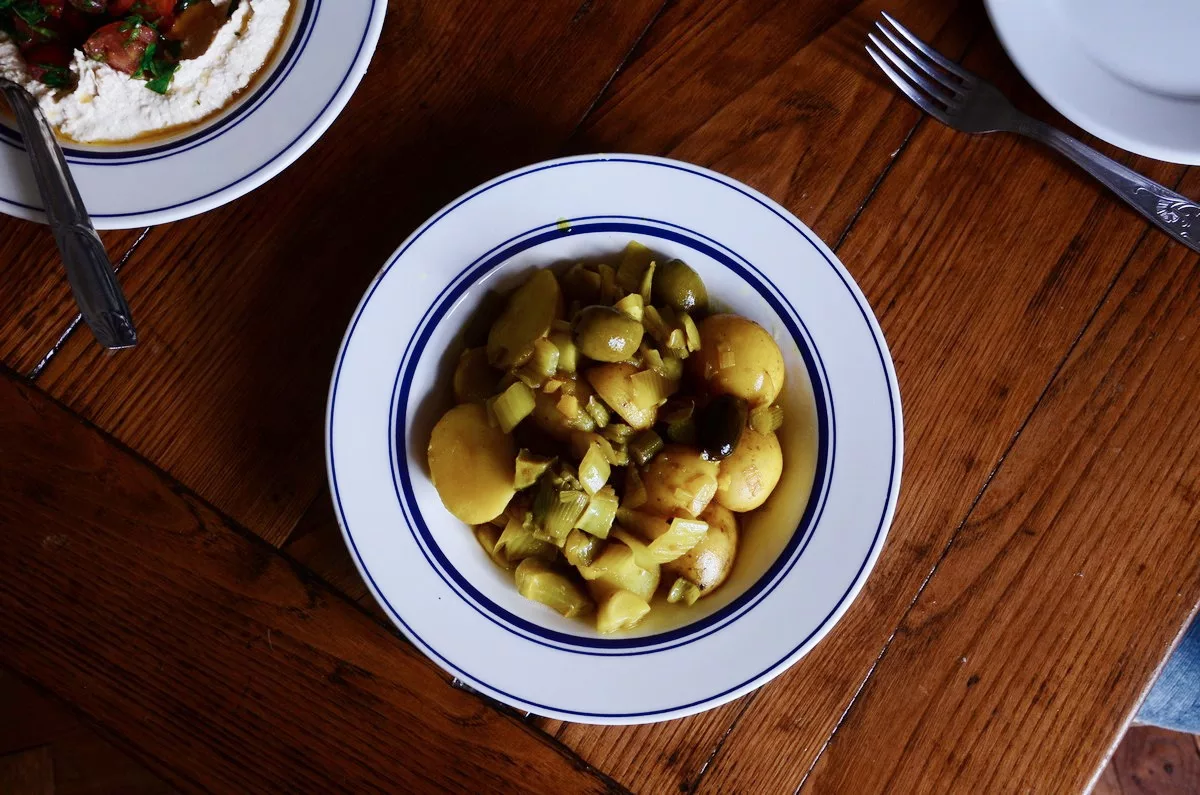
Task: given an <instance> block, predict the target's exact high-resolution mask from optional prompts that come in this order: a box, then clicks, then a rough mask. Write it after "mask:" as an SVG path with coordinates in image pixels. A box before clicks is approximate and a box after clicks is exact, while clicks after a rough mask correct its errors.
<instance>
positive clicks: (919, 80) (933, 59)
mask: <svg viewBox="0 0 1200 795" xmlns="http://www.w3.org/2000/svg"><path fill="white" fill-rule="evenodd" d="M876 33H878V34H879V35H876ZM867 39H868V43H867V45H866V47H867V54H868V55H870V56H871V58H872V59H873V60H874V61H875V63H876V64H878V66H879V68H880V69H882V70H883V71H884V73H885V74H887V76H888V77H889V78H890V79H891V81H892V82H893V83H895V84H896V87H897V88H899V89H900V90H901V91H903V92H904V93H905V95H906V96H907V97H908V98H909V99H911V100H912V101H913V102H914V103H915V104H916V105H917V107H919V108H921V110H923V111H925V112H926V113H928V114H929V115H930V116H932V117H934V118H935V119H937V120H938V121H940V122H941V123H942V124H945V125H948V126H950V127H953V128H954V129H956V130H961V131H962V132H966V133H989V132H1015V133H1020V134H1021V135H1024V136H1026V137H1028V138H1032V139H1034V140H1035V141H1041V142H1042V143H1044V144H1046V145H1047V146H1049V147H1051V148H1052V149H1054V150H1056V151H1058V152H1060V153H1062V154H1063V155H1065V156H1066V157H1068V158H1070V159H1071V160H1073V161H1074V162H1075V163H1076V164H1077V165H1078V166H1080V167H1081V168H1082V169H1083V170H1084V171H1086V172H1088V173H1089V174H1091V175H1092V176H1093V177H1095V178H1096V179H1098V180H1100V181H1101V182H1102V183H1104V184H1105V185H1106V186H1108V188H1109V190H1111V191H1112V192H1113V193H1115V194H1117V196H1119V197H1121V198H1122V199H1124V200H1125V201H1126V202H1127V203H1128V204H1129V206H1131V207H1133V209H1135V210H1137V211H1138V212H1139V213H1141V214H1142V215H1144V216H1145V217H1146V218H1147V219H1149V220H1150V221H1151V222H1153V223H1154V224H1155V225H1157V226H1158V227H1159V228H1160V229H1162V230H1163V231H1164V232H1166V233H1167V234H1168V235H1170V236H1171V237H1173V238H1175V239H1176V240H1178V241H1179V242H1180V243H1183V244H1184V245H1185V246H1187V247H1188V248H1190V249H1192V250H1193V251H1200V228H1197V229H1196V230H1193V228H1192V223H1193V221H1196V220H1197V219H1200V206H1197V205H1196V203H1194V202H1193V201H1192V200H1191V199H1189V198H1187V197H1186V196H1181V195H1179V194H1178V193H1176V192H1174V191H1173V190H1170V189H1169V188H1165V187H1163V186H1162V185H1159V184H1158V183H1157V182H1155V181H1154V180H1151V179H1148V178H1146V177H1144V176H1142V175H1141V174H1139V173H1137V172H1136V171H1133V170H1131V169H1128V168H1126V167H1125V166H1123V165H1121V164H1120V163H1118V162H1116V161H1115V160H1113V159H1111V158H1108V157H1105V156H1104V155H1102V154H1100V153H1099V152H1097V151H1096V150H1095V149H1093V148H1091V147H1090V146H1088V145H1087V144H1084V143H1083V142H1082V141H1078V140H1076V139H1075V138H1072V137H1071V136H1069V135H1067V134H1066V133H1064V132H1062V131H1061V130H1058V129H1055V128H1054V127H1051V126H1050V125H1049V124H1046V123H1045V122H1041V121H1038V120H1037V119H1033V118H1030V117H1029V116H1026V115H1025V114H1024V113H1021V112H1020V111H1019V110H1017V109H1016V108H1014V107H1013V106H1012V103H1010V102H1009V101H1008V98H1007V97H1005V96H1004V95H1003V94H1001V93H1000V91H999V89H997V88H996V87H995V86H993V85H992V84H991V83H989V82H987V81H986V80H984V79H982V78H981V77H978V76H977V75H974V74H971V73H970V72H968V71H967V70H966V69H963V68H962V67H961V66H959V65H958V64H956V63H954V62H953V61H951V60H950V59H949V58H947V57H946V56H944V55H942V54H941V53H939V52H938V51H937V50H935V49H933V48H932V47H930V46H929V45H928V44H926V43H925V42H923V41H921V40H920V39H919V38H917V37H916V36H915V35H913V33H912V32H911V31H909V29H908V28H906V27H904V26H903V25H901V24H900V23H899V22H897V21H896V20H895V18H893V17H892V16H891V15H890V14H888V13H887V12H886V11H885V12H883V20H882V21H880V22H876V23H875V32H873V33H870V34H868V35H867Z"/></svg>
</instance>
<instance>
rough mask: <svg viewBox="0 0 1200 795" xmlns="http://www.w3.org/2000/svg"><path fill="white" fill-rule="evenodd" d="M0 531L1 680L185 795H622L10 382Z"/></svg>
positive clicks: (0, 380) (2, 403)
mask: <svg viewBox="0 0 1200 795" xmlns="http://www.w3.org/2000/svg"><path fill="white" fill-rule="evenodd" d="M0 526H3V527H4V528H5V544H6V547H5V552H6V554H5V555H3V556H0V664H4V665H6V666H8V667H11V668H12V669H14V670H16V671H17V672H18V673H20V674H21V675H22V676H25V677H27V678H29V679H31V680H33V681H35V682H37V684H39V685H40V686H42V687H44V688H46V689H47V690H49V691H51V692H53V693H55V694H57V695H58V696H60V697H62V698H64V699H66V700H68V701H70V702H71V703H72V704H74V705H75V706H76V707H77V708H78V709H79V710H80V712H81V713H83V714H84V715H86V716H87V717H88V718H89V719H91V720H94V721H96V722H97V723H98V724H100V725H102V726H104V727H106V728H107V729H108V730H110V731H112V732H113V733H115V734H116V735H118V736H120V737H122V738H123V739H124V741H125V742H127V743H129V744H130V745H132V746H134V747H136V748H138V749H140V751H141V754H142V755H143V758H146V759H150V760H155V761H156V772H159V773H162V774H163V775H164V777H166V778H167V779H168V780H169V781H170V782H171V783H172V784H175V785H176V786H179V787H181V788H185V789H188V790H195V791H200V790H229V791H234V790H236V791H238V792H279V791H285V790H287V791H307V792H335V791H348V790H357V791H364V790H375V789H381V790H391V791H395V790H399V789H413V788H418V789H419V788H448V789H452V790H486V791H502V792H507V791H518V790H520V791H528V789H529V787H530V786H532V787H533V788H535V789H544V790H545V791H553V792H576V791H582V792H606V791H609V790H610V789H611V787H612V786H613V785H612V784H611V782H609V781H607V780H605V779H603V778H601V777H599V776H598V775H597V774H595V773H594V772H592V771H590V770H588V769H586V768H585V767H584V766H583V764H582V763H581V762H579V761H578V760H577V759H575V758H573V757H570V756H568V755H567V754H566V753H565V752H564V750H563V749H561V747H559V746H556V745H551V744H548V738H546V737H545V736H544V735H542V734H540V733H538V732H537V731H536V730H534V729H532V728H531V727H529V726H527V725H525V724H524V723H522V722H521V721H519V720H517V719H515V718H512V717H509V716H508V715H505V714H502V713H499V712H496V711H495V710H493V709H491V708H490V707H488V706H486V705H485V704H484V703H483V702H482V701H481V700H480V699H478V698H476V697H474V696H472V695H470V694H468V693H465V692H462V691H460V690H456V689H454V688H451V687H448V686H447V682H446V677H445V676H443V675H442V674H440V672H438V671H436V670H435V669H434V667H433V666H432V665H431V664H430V663H428V662H427V661H426V660H424V659H423V658H422V657H421V656H420V655H419V654H417V653H416V652H415V651H414V650H413V649H412V648H411V647H409V646H408V645H407V644H405V643H402V642H400V641H399V640H398V639H397V638H396V636H395V635H394V634H392V633H391V632H389V631H387V630H386V629H385V628H383V627H382V626H380V625H379V624H378V623H376V622H375V621H373V620H372V619H371V618H370V617H369V616H368V615H367V614H366V613H364V612H363V611H361V610H360V609H358V608H357V607H356V606H354V605H352V604H351V603H349V602H347V601H345V600H344V599H343V598H341V597H340V596H338V595H336V594H335V593H333V592H332V591H331V590H330V589H329V588H328V587H327V586H325V585H324V584H322V583H321V582H320V581H319V580H317V578H316V577H314V576H313V575H312V574H311V573H309V572H307V571H305V570H304V569H302V568H300V567H299V566H297V565H296V564H295V563H294V562H292V561H290V560H289V559H287V558H286V557H285V556H283V555H281V554H280V553H279V552H277V551H276V550H275V549H273V548H272V547H270V546H269V545H268V544H266V543H265V542H263V541H262V540H261V539H258V538H257V537H255V536H253V535H252V534H249V533H246V532H244V531H240V530H239V529H237V528H235V527H232V526H230V524H229V523H228V521H227V520H226V519H224V518H223V517H221V516H220V515H218V514H217V513H216V512H215V511H214V510H212V509H211V508H210V507H209V506H208V505H206V504H205V503H203V502H202V501H201V500H199V499H198V498H197V497H195V496H194V495H192V494H191V493H189V492H187V491H186V490H184V489H183V488H181V487H180V486H179V485H178V484H176V483H174V482H172V481H170V480H169V479H167V478H166V477H165V476H163V475H162V474H161V473H159V472H157V471H155V470H154V469H152V468H150V467H148V466H146V465H145V464H144V463H143V462H141V461H140V460H138V459H136V458H135V457H134V456H133V455H132V454H130V453H129V452H127V451H125V450H124V449H122V448H120V447H119V446H117V445H115V444H114V443H113V442H112V441H111V440H110V439H108V438H106V437H105V436H103V435H102V434H101V433H99V432H98V431H96V430H94V429H93V428H91V427H89V426H88V425H86V424H85V423H84V422H83V421H81V420H80V419H79V418H77V417H75V416H73V415H71V414H70V413H69V412H67V411H66V410H65V409H63V408H62V407H60V406H59V405H57V404H55V403H53V402H51V401H50V400H49V399H48V398H46V397H45V396H44V395H43V394H42V393H40V392H39V391H37V390H35V389H33V388H31V387H27V386H25V385H23V384H21V383H20V382H19V381H18V380H17V379H16V378H14V377H13V376H11V375H8V374H4V375H0ZM158 766H161V768H160V767H158ZM531 782H534V783H533V784H532V785H531Z"/></svg>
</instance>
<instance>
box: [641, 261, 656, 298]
mask: <svg viewBox="0 0 1200 795" xmlns="http://www.w3.org/2000/svg"><path fill="white" fill-rule="evenodd" d="M655 267H656V265H655V263H653V262H651V263H650V267H648V268H646V272H645V273H643V274H642V283H641V285H640V286H639V288H638V294H640V295H641V296H642V305H643V306H645V305H647V304H649V303H650V287H651V285H652V284H653V283H654V269H655Z"/></svg>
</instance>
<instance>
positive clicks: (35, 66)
mask: <svg viewBox="0 0 1200 795" xmlns="http://www.w3.org/2000/svg"><path fill="white" fill-rule="evenodd" d="M70 63H71V48H70V47H68V46H67V45H65V44H60V43H57V42H51V43H50V44H38V45H35V46H33V47H30V48H29V49H28V50H26V51H25V66H26V68H27V69H28V70H29V75H30V77H32V78H33V79H34V80H40V81H42V82H43V83H46V84H48V85H53V86H54V87H55V88H65V87H66V86H67V83H68V82H70V81H71V80H72V75H71V74H70V72H67V71H66V68H67V66H68V65H69V64H70ZM47 75H50V76H51V78H53V79H48V78H47Z"/></svg>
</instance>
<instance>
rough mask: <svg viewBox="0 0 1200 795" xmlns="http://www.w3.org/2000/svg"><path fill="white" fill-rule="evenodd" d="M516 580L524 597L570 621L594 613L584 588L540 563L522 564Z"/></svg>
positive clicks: (531, 560)
mask: <svg viewBox="0 0 1200 795" xmlns="http://www.w3.org/2000/svg"><path fill="white" fill-rule="evenodd" d="M514 579H515V580H516V583H517V590H518V591H519V592H520V594H521V596H524V597H525V598H526V599H532V600H533V601H535V602H541V603H542V604H544V605H546V606H547V607H550V608H552V609H553V610H555V611H556V612H558V613H560V614H561V615H563V616H565V617H566V618H574V617H575V616H578V615H582V614H584V613H586V612H587V611H589V610H591V609H592V600H591V598H590V597H589V596H588V595H587V594H586V593H585V592H584V590H583V589H582V588H580V587H579V586H578V585H577V584H575V583H573V582H571V580H569V579H568V578H567V577H566V576H564V575H562V574H559V573H558V572H557V571H554V570H553V569H551V568H550V567H549V566H547V565H546V564H545V563H543V562H542V561H540V560H536V559H534V558H530V559H528V560H523V561H521V565H519V566H517V570H516V572H515V574H514Z"/></svg>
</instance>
